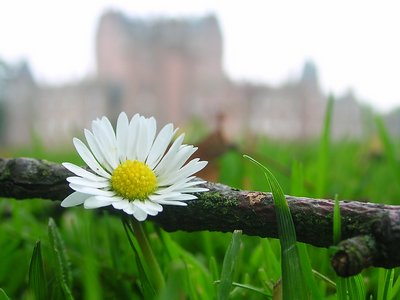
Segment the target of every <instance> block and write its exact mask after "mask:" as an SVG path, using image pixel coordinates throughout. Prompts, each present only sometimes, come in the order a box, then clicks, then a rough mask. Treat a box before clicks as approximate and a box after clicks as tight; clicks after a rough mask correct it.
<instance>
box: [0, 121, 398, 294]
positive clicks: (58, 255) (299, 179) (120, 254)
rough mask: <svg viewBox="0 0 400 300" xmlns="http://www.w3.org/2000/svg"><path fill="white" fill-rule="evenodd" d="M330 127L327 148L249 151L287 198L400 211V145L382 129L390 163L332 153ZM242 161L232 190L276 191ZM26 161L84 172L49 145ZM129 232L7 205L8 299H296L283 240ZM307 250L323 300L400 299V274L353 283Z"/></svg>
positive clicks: (108, 219)
mask: <svg viewBox="0 0 400 300" xmlns="http://www.w3.org/2000/svg"><path fill="white" fill-rule="evenodd" d="M327 124H328V122H325V128H328V129H326V130H325V131H323V133H322V134H321V139H320V140H316V141H310V142H307V143H306V142H302V143H300V142H297V143H277V142H276V141H271V140H268V139H265V138H258V139H256V142H254V144H252V145H251V147H249V148H247V147H246V143H245V142H244V143H243V145H241V146H240V147H239V149H246V153H245V154H249V155H251V156H252V157H255V158H256V159H257V160H258V161H259V162H260V163H262V164H263V165H265V166H266V167H267V168H268V169H269V170H270V171H271V172H272V173H273V174H274V176H275V178H276V180H277V182H278V183H279V186H280V187H281V188H282V190H283V191H284V192H285V193H286V194H293V195H299V196H309V197H318V196H321V195H322V196H324V197H329V198H334V197H335V195H336V194H338V195H340V199H349V200H360V201H371V202H376V203H386V204H400V184H399V183H398V180H399V175H398V174H399V172H400V171H399V170H400V168H399V149H400V141H399V140H396V139H393V138H392V137H390V136H389V135H388V134H387V131H386V129H385V128H384V125H383V123H382V122H380V121H377V126H378V127H379V128H378V131H377V136H376V137H375V138H376V139H377V141H378V143H379V144H380V145H381V147H380V148H378V151H377V149H376V148H373V147H372V146H371V141H370V140H360V141H351V140H343V141H330V139H329V127H328V125H327ZM253 141H254V140H253ZM241 152H242V151H237V150H236V151H235V150H230V151H229V152H228V153H226V154H225V155H224V156H223V157H221V158H220V161H219V166H220V181H221V182H222V183H226V184H230V185H232V186H235V187H238V188H246V189H254V190H265V189H266V187H267V186H268V181H266V178H265V177H263V171H262V170H260V168H258V167H257V166H255V165H254V164H250V163H248V162H247V161H246V160H245V159H243V157H242V154H244V153H241ZM14 153H15V154H13V155H12V156H20V155H21V156H22V155H23V156H31V157H39V158H46V159H49V160H53V161H58V162H61V161H73V162H76V163H79V158H78V157H77V155H76V154H73V152H68V153H67V152H64V153H48V152H46V151H45V149H42V148H41V147H40V145H39V146H38V145H35V147H33V148H32V149H24V150H19V151H18V152H14ZM318 176H321V177H318ZM382 191H384V192H382ZM50 218H52V220H50ZM334 218H335V220H336V221H335V229H334V232H335V234H334V236H333V237H332V239H333V240H335V241H336V242H337V241H339V240H340V210H339V209H336V214H335V217H334ZM49 220H50V221H49ZM125 228H126V230H124V225H123V224H122V223H121V220H120V219H119V218H117V217H115V216H111V215H108V214H107V213H105V212H101V211H91V210H84V209H83V208H82V207H76V208H70V209H61V208H60V207H59V203H53V202H50V201H42V200H31V201H15V200H12V199H1V201H0V262H1V263H0V299H8V298H10V299H28V300H29V299H40V298H48V297H50V299H51V298H53V299H71V298H73V299H142V298H144V297H146V299H218V298H219V299H270V298H271V297H272V296H273V295H275V297H277V295H278V294H279V291H280V290H281V289H282V288H284V285H285V283H283V285H282V281H281V279H282V277H283V276H284V274H282V266H284V265H285V262H283V261H282V259H281V252H282V248H281V244H280V242H279V240H277V239H267V238H257V237H249V236H246V235H241V236H240V235H239V234H229V233H218V232H194V233H186V232H173V233H167V232H165V231H163V230H162V229H160V228H158V227H157V226H156V225H155V224H153V223H151V222H145V223H143V224H142V228H141V229H138V228H136V232H137V230H142V232H141V234H142V235H143V237H145V238H146V241H143V240H140V238H141V236H140V235H137V234H136V235H135V228H133V230H131V229H132V227H125ZM128 237H129V238H128ZM297 249H298V250H297V252H298V257H299V260H300V263H301V268H302V269H306V270H308V271H307V272H308V274H310V273H312V274H314V275H313V277H312V276H311V277H310V275H308V277H307V276H306V277H305V278H304V279H305V281H306V283H304V286H308V287H309V286H311V287H312V290H313V292H312V293H313V295H317V296H314V298H322V299H361V298H362V299H399V297H400V291H399V289H400V277H399V272H400V270H399V269H394V270H383V269H376V268H370V269H368V270H365V271H364V272H363V273H362V274H361V275H360V276H357V277H354V278H351V279H348V280H343V279H338V278H337V277H336V275H335V273H334V271H333V269H332V267H331V266H330V253H329V250H328V249H321V248H316V247H312V246H309V245H305V244H297ZM150 253H153V254H150ZM149 256H150V257H151V256H153V259H149V258H148V257H149ZM146 257H147V258H146ZM151 260H152V261H151ZM157 268H158V270H159V272H154V270H156V269H157ZM310 271H311V272H310ZM283 278H285V277H283ZM294 284H297V283H294ZM307 289H308V290H309V288H307ZM48 295H50V296H48ZM318 295H319V296H318ZM360 297H361V298H360ZM314 298H313V299H314ZM275 299H279V298H275Z"/></svg>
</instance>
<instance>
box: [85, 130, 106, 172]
mask: <svg viewBox="0 0 400 300" xmlns="http://www.w3.org/2000/svg"><path fill="white" fill-rule="evenodd" d="M84 132H85V137H86V141H87V143H88V145H89V148H90V150H91V152H92V153H93V155H94V157H95V158H96V160H97V161H98V162H99V163H100V164H101V165H102V166H103V167H104V168H105V169H106V170H107V171H108V172H110V173H112V171H113V168H112V167H111V165H110V163H109V162H108V161H107V160H106V159H105V157H104V155H103V152H102V151H101V150H100V147H99V145H98V143H97V141H96V138H95V137H94V135H93V133H91V132H90V131H89V130H87V129H85V131H84Z"/></svg>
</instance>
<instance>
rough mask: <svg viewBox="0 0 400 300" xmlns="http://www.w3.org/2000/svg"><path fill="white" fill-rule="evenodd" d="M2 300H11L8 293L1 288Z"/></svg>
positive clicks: (0, 298)
mask: <svg viewBox="0 0 400 300" xmlns="http://www.w3.org/2000/svg"><path fill="white" fill-rule="evenodd" d="M0 300H10V298H8V296H7V294H6V292H5V291H4V290H3V289H2V288H0Z"/></svg>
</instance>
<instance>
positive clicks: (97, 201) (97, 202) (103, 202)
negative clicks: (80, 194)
mask: <svg viewBox="0 0 400 300" xmlns="http://www.w3.org/2000/svg"><path fill="white" fill-rule="evenodd" d="M114 201H115V200H114V199H113V198H110V197H100V196H93V197H90V198H88V199H86V200H85V203H84V204H83V206H84V207H85V208H87V209H92V208H98V207H104V206H108V205H110V204H111V203H113V202H114Z"/></svg>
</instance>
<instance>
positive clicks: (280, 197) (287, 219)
mask: <svg viewBox="0 0 400 300" xmlns="http://www.w3.org/2000/svg"><path fill="white" fill-rule="evenodd" d="M244 157H246V158H248V159H249V160H251V161H252V162H253V163H255V164H256V165H258V166H260V167H261V168H262V169H263V170H264V174H265V177H266V179H267V182H268V184H269V187H270V189H271V192H272V196H273V198H274V204H275V210H276V217H277V221H278V234H279V240H280V243H281V256H282V263H281V267H282V296H283V299H299V300H301V299H311V294H310V290H309V288H310V287H309V286H308V285H307V282H306V280H305V276H306V277H307V276H308V277H309V278H311V280H313V278H312V276H313V275H312V272H310V270H308V272H310V273H311V274H307V275H305V272H304V270H302V265H301V262H300V255H299V251H298V248H297V244H296V230H295V228H294V224H293V219H292V215H291V214H290V210H289V206H288V203H287V201H286V197H285V194H284V193H283V190H282V188H281V187H280V185H279V183H278V181H277V180H276V179H275V177H274V175H273V174H272V173H271V172H270V171H269V170H268V169H267V168H266V167H265V166H264V165H262V164H260V163H259V162H258V161H256V160H254V159H253V158H251V157H250V156H247V155H244Z"/></svg>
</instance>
